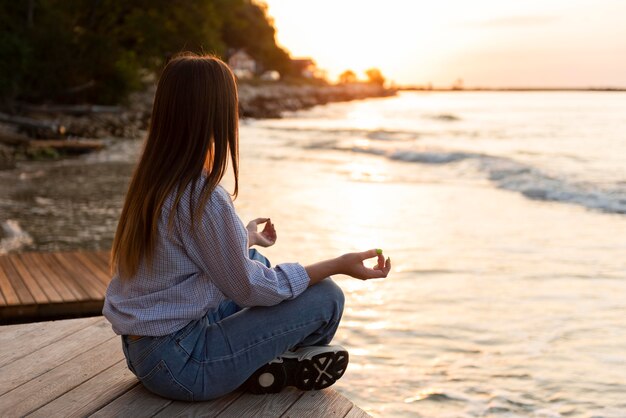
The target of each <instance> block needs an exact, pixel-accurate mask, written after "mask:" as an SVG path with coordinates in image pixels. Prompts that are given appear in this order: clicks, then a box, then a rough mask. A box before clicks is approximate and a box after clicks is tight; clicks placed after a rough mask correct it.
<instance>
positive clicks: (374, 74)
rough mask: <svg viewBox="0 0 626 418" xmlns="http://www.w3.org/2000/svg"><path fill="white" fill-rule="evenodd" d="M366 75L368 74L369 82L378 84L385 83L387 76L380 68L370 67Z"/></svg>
mask: <svg viewBox="0 0 626 418" xmlns="http://www.w3.org/2000/svg"><path fill="white" fill-rule="evenodd" d="M365 75H366V76H367V80H368V82H369V83H371V84H377V85H379V86H382V85H383V84H385V77H384V76H383V74H382V73H381V72H380V70H379V69H378V68H370V69H369V70H366V71H365Z"/></svg>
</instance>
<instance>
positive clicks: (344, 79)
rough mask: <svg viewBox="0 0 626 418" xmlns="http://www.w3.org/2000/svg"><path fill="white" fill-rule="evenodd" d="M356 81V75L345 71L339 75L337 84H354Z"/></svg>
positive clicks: (350, 71)
mask: <svg viewBox="0 0 626 418" xmlns="http://www.w3.org/2000/svg"><path fill="white" fill-rule="evenodd" d="M356 81H357V78H356V74H355V73H354V71H352V70H346V71H344V72H343V73H341V74H339V82H340V83H341V84H350V83H356Z"/></svg>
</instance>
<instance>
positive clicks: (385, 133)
mask: <svg viewBox="0 0 626 418" xmlns="http://www.w3.org/2000/svg"><path fill="white" fill-rule="evenodd" d="M260 127H261V128H263V129H264V130H268V131H277V132H287V133H304V134H307V137H315V136H316V135H325V136H341V137H343V136H345V137H346V138H349V139H353V138H354V137H355V136H357V137H359V136H360V137H363V138H367V139H371V140H374V141H410V140H414V139H416V138H418V137H420V136H422V135H423V134H424V133H423V132H416V131H411V130H395V129H358V128H333V127H328V128H319V127H302V126H299V127H296V126H293V127H283V126H260ZM309 134H316V135H309Z"/></svg>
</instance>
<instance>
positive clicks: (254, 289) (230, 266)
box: [180, 187, 309, 306]
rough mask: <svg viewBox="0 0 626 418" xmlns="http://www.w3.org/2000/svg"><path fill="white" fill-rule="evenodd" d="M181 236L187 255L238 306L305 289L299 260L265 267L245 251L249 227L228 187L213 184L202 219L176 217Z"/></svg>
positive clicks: (291, 295)
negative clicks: (247, 227) (243, 220)
mask: <svg viewBox="0 0 626 418" xmlns="http://www.w3.org/2000/svg"><path fill="white" fill-rule="evenodd" d="M180 226H181V229H182V230H181V237H182V241H183V243H184V246H185V247H186V248H187V251H188V254H189V257H190V258H191V259H192V261H193V262H194V263H195V264H196V265H197V266H198V267H199V268H200V269H201V270H202V271H203V272H204V273H205V274H206V275H208V277H209V278H210V279H211V280H212V281H213V282H214V284H215V285H216V286H217V288H218V289H219V290H220V291H221V292H222V293H224V295H226V297H228V298H229V299H231V300H233V301H234V302H235V303H237V304H238V305H239V306H271V305H276V304H277V303H280V302H281V301H283V300H286V299H293V298H295V297H297V296H298V295H300V294H301V293H302V292H304V291H305V290H306V288H307V287H308V285H309V276H308V274H307V273H306V270H305V269H304V267H302V265H300V264H298V263H285V264H279V265H277V266H275V267H273V268H269V267H267V266H265V265H264V264H262V263H260V262H258V261H255V260H251V259H250V258H249V256H248V231H247V230H246V228H245V227H244V225H243V223H242V222H241V219H239V216H237V213H236V212H235V208H234V206H233V203H232V201H231V199H230V196H229V195H228V193H227V192H226V191H225V190H224V189H223V188H222V187H217V188H216V189H215V190H214V191H213V192H212V194H211V197H210V199H209V200H208V202H207V205H206V207H205V209H204V211H203V214H202V219H201V220H200V219H197V220H196V222H195V230H194V231H191V230H187V231H186V230H185V228H188V229H190V228H191V223H190V222H182V223H181V225H180Z"/></svg>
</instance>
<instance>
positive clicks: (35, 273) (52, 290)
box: [11, 254, 63, 303]
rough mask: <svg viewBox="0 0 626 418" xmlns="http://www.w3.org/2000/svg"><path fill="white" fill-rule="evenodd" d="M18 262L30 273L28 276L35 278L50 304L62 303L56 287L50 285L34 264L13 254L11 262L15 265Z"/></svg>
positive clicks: (46, 277) (52, 284) (48, 280)
mask: <svg viewBox="0 0 626 418" xmlns="http://www.w3.org/2000/svg"><path fill="white" fill-rule="evenodd" d="M16 259H17V260H19V262H20V263H21V264H22V265H24V267H25V268H26V269H27V270H28V272H29V273H30V275H31V276H32V277H34V278H36V280H37V281H38V282H39V283H40V284H41V288H42V289H43V291H44V293H45V294H46V296H47V298H48V300H49V301H50V302H53V303H54V302H62V301H63V297H62V296H61V294H60V293H59V291H58V290H57V288H56V286H55V285H54V283H52V282H51V281H50V279H49V278H48V276H47V275H46V274H43V273H42V272H41V271H40V269H39V267H38V266H37V264H36V263H32V262H29V261H27V260H26V259H25V258H24V257H23V255H22V254H14V255H13V256H12V258H11V261H13V264H16V263H15V260H16Z"/></svg>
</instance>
